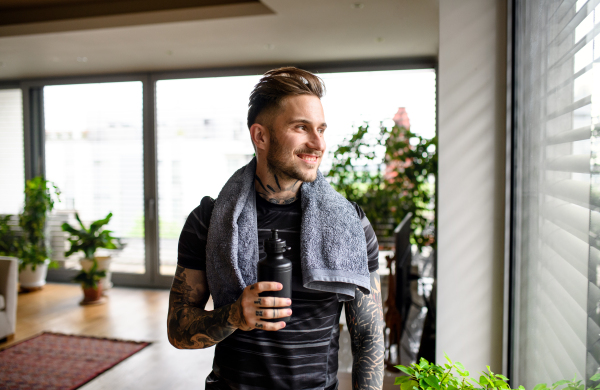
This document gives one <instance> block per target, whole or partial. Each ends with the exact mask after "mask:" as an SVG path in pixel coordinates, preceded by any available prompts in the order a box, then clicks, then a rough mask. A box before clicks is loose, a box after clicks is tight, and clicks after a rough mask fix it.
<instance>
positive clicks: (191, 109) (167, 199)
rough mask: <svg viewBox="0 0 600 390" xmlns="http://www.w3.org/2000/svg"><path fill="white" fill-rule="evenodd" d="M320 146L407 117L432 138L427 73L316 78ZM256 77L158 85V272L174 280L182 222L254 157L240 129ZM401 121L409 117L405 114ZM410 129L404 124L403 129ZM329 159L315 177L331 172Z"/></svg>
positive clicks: (431, 87)
mask: <svg viewBox="0 0 600 390" xmlns="http://www.w3.org/2000/svg"><path fill="white" fill-rule="evenodd" d="M319 76H321V77H322V78H323V80H324V82H325V85H326V88H327V93H326V95H325V97H324V98H323V100H322V101H323V108H324V110H325V119H326V121H327V124H328V127H327V132H326V137H325V138H326V142H327V149H328V151H330V152H331V151H333V150H335V149H336V148H337V146H338V145H339V144H340V143H341V142H342V141H343V139H344V138H345V137H348V136H349V135H350V134H352V132H353V131H355V130H356V127H357V126H360V125H362V124H364V123H365V122H367V123H369V124H370V125H371V126H372V129H373V131H375V132H377V131H378V127H379V125H380V123H381V122H383V124H384V125H387V126H392V125H393V124H394V117H395V116H397V114H399V112H400V113H403V114H402V115H405V119H406V116H408V118H409V122H410V125H411V129H412V131H413V132H416V133H418V134H421V135H423V136H427V137H433V136H434V135H435V72H434V71H433V70H411V71H378V72H352V73H326V74H320V75H319ZM259 79H260V76H238V77H216V78H201V79H183V80H162V81H158V83H157V86H156V91H157V92H156V93H157V104H156V106H157V145H158V150H157V155H158V189H159V190H158V191H159V237H160V272H161V273H162V274H165V275H172V274H173V273H174V271H175V265H176V263H177V240H178V238H179V234H180V232H181V229H182V228H183V224H184V222H185V219H186V218H187V216H188V215H189V213H190V212H191V211H192V210H193V209H194V208H195V207H197V206H198V205H199V204H200V200H201V199H202V197H204V196H211V197H213V198H216V197H217V196H218V194H219V191H220V189H221V187H222V186H223V185H224V184H225V182H226V181H227V179H229V177H230V176H231V175H232V174H233V173H234V172H235V171H236V170H237V169H239V168H240V167H241V166H242V165H244V164H246V163H247V162H248V161H249V160H250V159H251V158H252V156H253V154H254V149H253V147H252V143H251V141H250V134H249V132H248V127H247V124H246V116H247V112H248V97H249V95H250V92H251V91H252V88H253V87H254V85H255V84H256V83H257V82H258V80H259ZM406 114H407V115H406ZM406 123H408V122H406ZM331 162H332V158H331V156H330V155H329V154H326V156H325V157H324V159H323V163H322V165H321V170H322V171H323V172H324V173H326V172H327V171H328V170H329V169H330V167H331Z"/></svg>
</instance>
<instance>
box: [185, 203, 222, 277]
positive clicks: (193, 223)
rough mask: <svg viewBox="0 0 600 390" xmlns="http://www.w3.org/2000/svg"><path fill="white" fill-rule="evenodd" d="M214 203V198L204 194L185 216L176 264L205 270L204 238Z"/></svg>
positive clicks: (206, 235)
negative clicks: (196, 205)
mask: <svg viewBox="0 0 600 390" xmlns="http://www.w3.org/2000/svg"><path fill="white" fill-rule="evenodd" d="M214 205H215V201H214V199H212V198H211V197H209V196H205V197H204V198H202V201H201V202H200V206H198V207H196V208H195V209H194V210H193V211H192V212H191V213H190V215H189V216H188V217H187V219H186V221H185V224H184V225H183V229H182V230H181V234H180V235H179V245H178V248H177V265H179V266H181V267H183V268H190V269H195V270H199V271H206V239H207V237H208V226H209V224H210V216H211V215H212V210H213V207H214Z"/></svg>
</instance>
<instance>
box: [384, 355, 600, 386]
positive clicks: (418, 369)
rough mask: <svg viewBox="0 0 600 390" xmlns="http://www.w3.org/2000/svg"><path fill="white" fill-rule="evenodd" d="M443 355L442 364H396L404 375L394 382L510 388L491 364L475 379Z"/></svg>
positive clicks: (578, 383) (561, 383)
mask: <svg viewBox="0 0 600 390" xmlns="http://www.w3.org/2000/svg"><path fill="white" fill-rule="evenodd" d="M444 357H445V358H446V360H447V362H448V363H445V364H444V365H443V366H442V365H438V364H435V363H429V362H428V361H427V359H424V358H421V360H420V361H419V363H418V364H417V363H413V364H411V365H410V366H403V365H399V366H395V367H396V368H397V369H399V370H400V371H402V372H404V373H405V374H406V375H405V376H400V377H397V378H396V380H395V382H394V385H400V389H401V390H511V386H510V385H509V384H508V382H509V379H508V378H507V377H505V376H504V375H501V374H494V373H493V372H492V371H491V370H490V366H486V367H487V372H485V371H483V372H482V375H481V376H480V377H479V379H476V378H472V377H470V376H469V371H467V370H466V369H465V367H464V366H463V365H462V364H461V363H459V362H453V361H452V360H450V358H449V357H448V355H446V354H445V353H444ZM455 372H456V374H458V375H456V374H455ZM598 380H600V374H595V375H594V376H592V377H591V378H590V380H589V382H590V383H592V382H596V381H598ZM581 382H582V381H576V377H575V378H573V380H571V381H569V380H560V381H558V382H555V383H553V384H552V386H548V385H546V384H545V383H540V384H538V385H536V386H535V387H534V388H533V390H556V389H557V388H558V387H560V386H564V388H562V390H584V387H585V386H584V384H583V383H581ZM588 389H590V390H600V384H596V385H595V386H589V387H588ZM515 390H525V388H524V387H523V386H519V387H515Z"/></svg>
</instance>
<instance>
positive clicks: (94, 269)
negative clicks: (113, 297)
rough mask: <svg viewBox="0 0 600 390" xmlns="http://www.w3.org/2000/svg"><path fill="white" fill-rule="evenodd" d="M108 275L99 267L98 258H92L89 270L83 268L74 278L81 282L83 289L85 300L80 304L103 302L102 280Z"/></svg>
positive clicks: (75, 280)
mask: <svg viewBox="0 0 600 390" xmlns="http://www.w3.org/2000/svg"><path fill="white" fill-rule="evenodd" d="M104 277H106V271H104V270H99V269H98V262H97V261H96V259H93V260H92V266H91V268H90V269H89V270H87V271H86V270H83V269H82V270H81V271H79V273H78V274H77V275H75V277H74V278H73V281H74V282H78V283H81V288H82V289H83V300H82V301H81V302H79V304H80V305H92V304H98V303H103V300H102V284H101V283H100V280H101V279H102V278H104Z"/></svg>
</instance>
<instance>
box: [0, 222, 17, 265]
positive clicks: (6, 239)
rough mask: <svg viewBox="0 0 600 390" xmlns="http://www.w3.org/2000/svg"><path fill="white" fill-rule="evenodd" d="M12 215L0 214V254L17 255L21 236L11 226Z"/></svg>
mask: <svg viewBox="0 0 600 390" xmlns="http://www.w3.org/2000/svg"><path fill="white" fill-rule="evenodd" d="M12 217H13V216H12V215H3V216H0V256H12V257H17V258H18V257H19V248H20V243H21V236H19V235H17V233H16V232H15V231H14V230H13V229H12V228H11V225H10V223H9V222H10V220H11V218H12Z"/></svg>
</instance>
